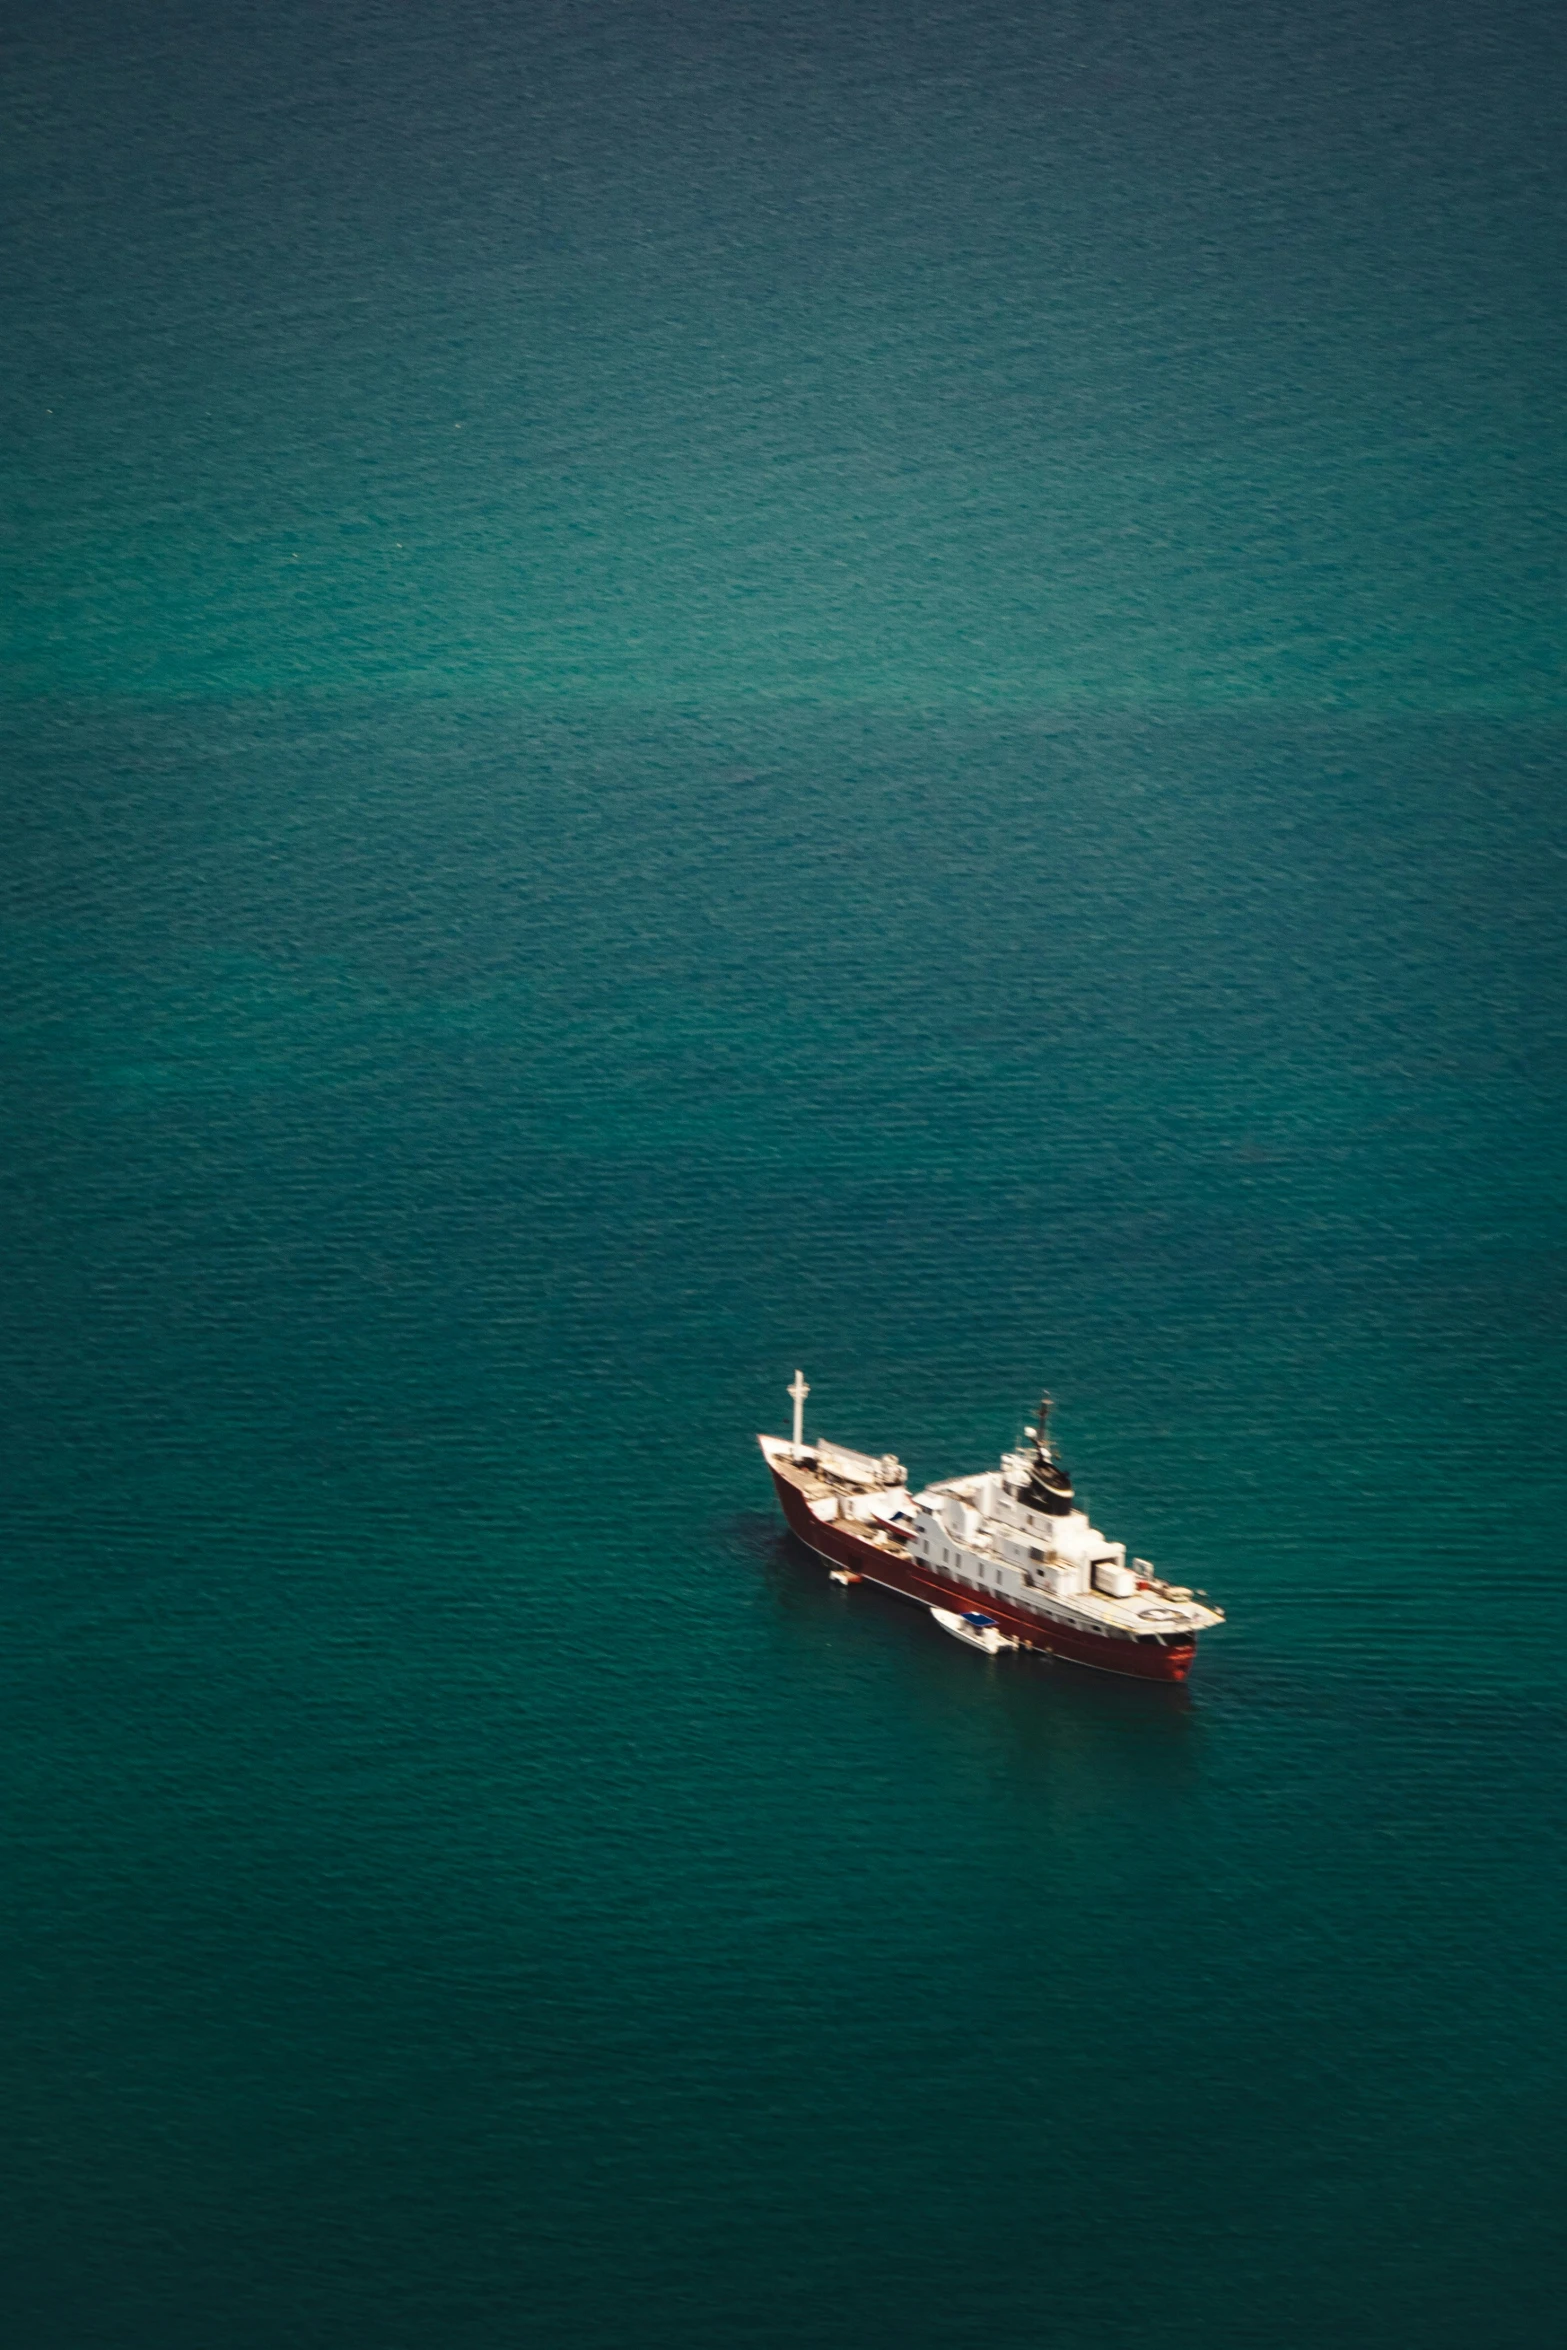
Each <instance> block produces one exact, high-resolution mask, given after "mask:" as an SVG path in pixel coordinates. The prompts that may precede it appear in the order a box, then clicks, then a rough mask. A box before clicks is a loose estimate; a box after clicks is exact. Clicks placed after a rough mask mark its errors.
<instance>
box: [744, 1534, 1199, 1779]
mask: <svg viewBox="0 0 1567 2350" xmlns="http://www.w3.org/2000/svg"><path fill="white" fill-rule="evenodd" d="M719 1539H720V1542H721V1544H722V1546H723V1547H724V1548H725V1549H726V1550H728V1551H729V1552H730V1553H731V1555H733V1556H735V1557H736V1559H737V1561H738V1560H740V1559H742V1558H743V1559H744V1560H745V1562H746V1563H747V1564H749V1565H750V1566H751V1567H752V1568H753V1569H754V1570H755V1571H756V1572H757V1576H758V1584H757V1588H758V1591H759V1593H760V1594H762V1595H763V1596H764V1598H765V1601H766V1602H767V1603H768V1604H770V1608H771V1611H772V1617H773V1621H774V1623H775V1625H776V1626H777V1628H778V1631H779V1633H780V1635H783V1636H786V1637H790V1638H795V1637H797V1638H798V1640H799V1641H800V1643H802V1644H803V1645H805V1646H807V1647H809V1648H811V1649H813V1650H815V1651H816V1652H817V1653H819V1654H820V1655H822V1656H823V1657H824V1658H825V1657H826V1656H828V1655H829V1654H831V1655H833V1656H835V1657H840V1656H841V1654H842V1642H843V1637H844V1635H845V1634H847V1635H849V1636H850V1637H851V1638H852V1640H853V1642H854V1645H855V1649H856V1652H857V1653H858V1654H860V1655H861V1656H862V1657H863V1658H864V1660H865V1662H866V1663H867V1664H868V1665H869V1667H870V1668H871V1669H872V1670H876V1668H877V1664H878V1660H881V1661H883V1662H885V1663H886V1664H887V1665H888V1666H889V1667H893V1668H894V1669H895V1671H896V1673H898V1674H900V1675H903V1676H905V1684H904V1685H905V1687H906V1689H907V1690H908V1692H909V1703H910V1705H911V1706H912V1707H913V1708H914V1709H915V1710H921V1711H922V1710H925V1709H926V1708H927V1707H933V1708H934V1710H935V1713H936V1714H937V1715H938V1716H939V1717H940V1719H941V1720H943V1721H947V1722H950V1721H951V1720H952V1719H953V1718H954V1717H956V1718H958V1719H963V1718H967V1717H971V1716H972V1715H973V1714H974V1713H975V1711H976V1709H977V1710H978V1712H979V1713H980V1714H981V1715H982V1716H984V1717H985V1718H987V1719H988V1720H990V1721H992V1722H996V1723H1000V1724H1003V1725H1004V1726H1005V1730H1006V1736H1007V1742H1008V1744H1009V1745H1012V1746H1013V1747H1014V1749H1015V1751H1016V1752H1018V1753H1019V1754H1028V1753H1030V1752H1037V1753H1039V1754H1045V1753H1049V1754H1058V1753H1059V1751H1060V1748H1061V1745H1062V1740H1063V1734H1064V1733H1067V1734H1068V1742H1069V1743H1072V1744H1076V1743H1078V1742H1079V1741H1080V1740H1081V1739H1082V1738H1084V1737H1087V1738H1089V1739H1090V1740H1094V1739H1097V1738H1098V1737H1099V1736H1101V1735H1103V1736H1107V1737H1108V1738H1109V1739H1110V1740H1112V1741H1113V1743H1114V1746H1115V1747H1116V1748H1118V1749H1119V1751H1120V1752H1121V1755H1122V1758H1123V1759H1126V1758H1128V1757H1129V1756H1130V1755H1131V1754H1132V1753H1140V1752H1146V1750H1147V1749H1148V1747H1149V1746H1150V1745H1152V1746H1153V1747H1156V1748H1159V1749H1161V1750H1162V1753H1161V1770H1162V1772H1163V1773H1164V1774H1166V1775H1168V1773H1169V1771H1170V1768H1171V1764H1172V1761H1173V1760H1174V1754H1173V1753H1172V1751H1171V1749H1172V1741H1173V1747H1174V1749H1175V1750H1178V1751H1179V1752H1180V1753H1181V1754H1182V1755H1183V1756H1186V1757H1188V1758H1189V1757H1190V1755H1191V1752H1192V1741H1193V1736H1194V1733H1195V1732H1196V1731H1197V1730H1198V1728H1199V1726H1200V1714H1199V1709H1198V1708H1197V1707H1195V1706H1194V1704H1193V1701H1192V1693H1191V1691H1190V1690H1189V1689H1188V1688H1185V1687H1182V1686H1180V1685H1179V1684H1173V1685H1168V1686H1162V1685H1160V1684H1158V1683H1151V1682H1142V1681H1133V1680H1131V1679H1130V1678H1125V1679H1123V1678H1121V1677H1119V1676H1117V1675H1115V1674H1112V1673H1098V1672H1094V1671H1093V1670H1091V1669H1090V1668H1089V1667H1086V1666H1083V1665H1077V1664H1073V1663H1071V1662H1069V1661H1068V1660H1066V1659H1064V1658H1060V1657H1053V1656H1048V1655H1045V1654H1043V1653H1035V1654H1031V1653H1022V1652H1016V1651H1013V1652H1004V1653H1003V1654H1001V1655H999V1656H995V1657H984V1656H979V1655H976V1654H975V1653H974V1652H972V1651H971V1650H968V1649H965V1648H963V1647H961V1646H960V1645H959V1644H958V1643H957V1642H956V1641H954V1640H953V1639H952V1638H951V1637H950V1636H949V1635H948V1634H947V1633H945V1632H943V1631H941V1630H940V1629H939V1628H938V1627H937V1626H936V1625H935V1624H934V1623H933V1622H932V1620H931V1616H930V1611H929V1610H928V1609H927V1608H925V1607H923V1606H921V1605H920V1604H919V1603H918V1602H917V1601H912V1600H909V1599H906V1598H904V1597H903V1596H902V1595H901V1594H900V1593H898V1592H892V1591H884V1590H881V1589H880V1588H878V1586H877V1585H876V1584H874V1583H869V1582H861V1583H858V1584H853V1585H850V1586H847V1587H845V1586H844V1585H842V1584H836V1583H834V1582H833V1581H832V1580H831V1577H830V1575H829V1572H828V1569H827V1568H826V1566H825V1565H824V1564H823V1563H822V1561H821V1560H820V1559H818V1558H816V1557H815V1556H814V1554H813V1553H812V1552H811V1551H810V1550H808V1549H807V1548H806V1546H805V1545H804V1544H803V1543H802V1542H800V1541H799V1540H798V1539H797V1537H796V1536H795V1535H793V1534H791V1533H790V1532H788V1531H787V1529H785V1528H782V1527H780V1526H779V1525H778V1524H777V1522H776V1521H775V1520H773V1519H770V1518H768V1517H766V1516H764V1515H763V1514H762V1513H760V1512H756V1511H746V1512H741V1513H737V1514H736V1515H735V1516H733V1517H732V1518H730V1519H728V1520H726V1521H725V1523H724V1525H723V1526H722V1528H721V1529H720V1530H719ZM862 1643H863V1644H864V1646H863V1648H862V1645H861V1644H862ZM877 1679H878V1683H879V1684H880V1683H881V1682H882V1681H883V1676H882V1674H881V1673H880V1672H879V1671H878V1672H877Z"/></svg>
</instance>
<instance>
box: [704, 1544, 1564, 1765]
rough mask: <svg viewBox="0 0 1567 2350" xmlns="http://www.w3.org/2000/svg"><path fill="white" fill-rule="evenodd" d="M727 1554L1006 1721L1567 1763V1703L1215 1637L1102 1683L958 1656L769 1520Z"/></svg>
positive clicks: (1063, 1668) (791, 1600) (1057, 1664)
mask: <svg viewBox="0 0 1567 2350" xmlns="http://www.w3.org/2000/svg"><path fill="white" fill-rule="evenodd" d="M715 1531H716V1535H717V1540H718V1543H719V1546H720V1547H721V1548H722V1549H723V1550H725V1551H727V1552H728V1553H729V1554H730V1555H731V1556H732V1557H734V1558H736V1560H737V1562H738V1561H741V1560H743V1561H744V1562H745V1564H746V1565H747V1566H749V1567H750V1568H751V1569H752V1571H753V1572H755V1573H757V1575H758V1580H759V1588H760V1589H762V1590H764V1591H765V1592H766V1593H767V1594H768V1596H769V1597H770V1599H771V1601H772V1603H773V1606H774V1608H775V1610H776V1612H777V1615H778V1618H779V1620H780V1621H784V1622H788V1623H790V1624H791V1625H792V1626H795V1627H797V1628H798V1629H799V1630H800V1631H801V1632H802V1634H803V1635H804V1636H806V1637H807V1638H809V1637H821V1638H824V1639H826V1638H830V1637H831V1636H833V1635H835V1634H836V1633H837V1632H839V1631H840V1630H841V1629H842V1628H843V1627H844V1625H845V1624H846V1623H847V1622H854V1623H858V1624H863V1625H864V1626H865V1627H867V1628H869V1627H874V1629H875V1633H876V1636H877V1637H878V1638H879V1639H881V1640H882V1641H884V1642H887V1643H889V1644H891V1645H892V1646H893V1647H901V1648H902V1650H903V1651H904V1652H905V1653H907V1654H908V1655H909V1656H910V1657H911V1658H912V1659H913V1660H914V1662H915V1664H916V1666H918V1667H922V1668H923V1667H927V1666H928V1669H929V1670H931V1671H933V1672H935V1673H937V1674H940V1675H947V1674H951V1673H954V1672H955V1673H956V1674H958V1675H959V1676H960V1679H961V1677H962V1676H964V1675H967V1676H968V1677H969V1678H970V1679H971V1680H972V1681H973V1683H974V1685H975V1686H976V1687H978V1688H983V1689H984V1691H985V1693H986V1699H987V1702H997V1701H999V1702H1000V1703H1001V1704H1002V1705H1003V1706H1004V1707H1005V1708H1006V1709H1007V1710H1008V1711H1012V1710H1014V1709H1020V1710H1021V1712H1022V1713H1023V1714H1026V1712H1027V1709H1028V1708H1029V1707H1031V1706H1036V1707H1037V1705H1038V1704H1039V1703H1040V1701H1041V1700H1048V1702H1049V1703H1050V1704H1051V1705H1052V1706H1053V1707H1055V1708H1056V1709H1057V1710H1059V1708H1060V1707H1061V1706H1062V1705H1066V1706H1068V1707H1070V1708H1071V1709H1072V1710H1073V1711H1074V1712H1075V1713H1081V1714H1082V1715H1083V1716H1084V1717H1085V1718H1092V1719H1094V1720H1097V1721H1100V1722H1102V1723H1104V1724H1106V1725H1110V1724H1113V1723H1116V1722H1122V1723H1124V1724H1125V1725H1126V1727H1127V1729H1128V1730H1129V1731H1135V1732H1138V1733H1145V1732H1147V1731H1148V1730H1149V1729H1150V1727H1151V1726H1152V1725H1153V1724H1155V1723H1165V1724H1181V1725H1183V1726H1184V1727H1185V1728H1186V1729H1188V1730H1190V1731H1194V1732H1195V1731H1200V1730H1201V1729H1202V1728H1203V1727H1204V1726H1207V1725H1211V1726H1212V1727H1214V1728H1215V1729H1219V1728H1221V1727H1222V1726H1224V1725H1226V1724H1239V1723H1244V1724H1246V1725H1248V1727H1249V1728H1250V1729H1251V1730H1252V1731H1253V1732H1255V1733H1258V1734H1262V1735H1265V1734H1266V1725H1267V1724H1268V1722H1269V1721H1270V1720H1271V1721H1273V1722H1275V1723H1277V1724H1278V1725H1279V1730H1280V1734H1281V1735H1283V1733H1284V1731H1285V1729H1286V1726H1288V1727H1290V1728H1293V1729H1305V1730H1311V1729H1313V1728H1314V1729H1315V1730H1316V1731H1317V1732H1318V1733H1319V1734H1322V1735H1327V1736H1332V1737H1334V1738H1336V1739H1353V1738H1355V1737H1357V1736H1364V1737H1366V1738H1369V1739H1374V1740H1375V1739H1382V1738H1386V1737H1390V1736H1391V1737H1395V1738H1402V1739H1408V1740H1415V1741H1419V1742H1423V1741H1425V1740H1427V1739H1439V1740H1440V1741H1441V1742H1442V1743H1443V1744H1445V1745H1447V1746H1450V1747H1453V1748H1455V1749H1461V1750H1473V1751H1481V1750H1483V1749H1484V1748H1485V1747H1486V1746H1487V1745H1488V1744H1489V1743H1490V1742H1491V1741H1492V1740H1494V1739H1496V1738H1497V1737H1498V1736H1501V1737H1504V1738H1505V1737H1506V1736H1507V1735H1509V1734H1515V1735H1518V1736H1520V1737H1524V1738H1526V1739H1528V1740H1529V1741H1531V1742H1532V1743H1534V1744H1536V1745H1537V1747H1538V1748H1539V1750H1540V1751H1541V1752H1550V1753H1553V1754H1561V1755H1563V1757H1564V1759H1567V1699H1564V1698H1560V1697H1554V1696H1549V1695H1545V1696H1542V1695H1540V1694H1537V1693H1535V1692H1531V1691H1528V1690H1509V1689H1505V1688H1495V1687H1491V1686H1486V1687H1478V1688H1473V1689H1469V1688H1463V1687H1453V1686H1449V1685H1443V1686H1441V1687H1436V1686H1422V1685H1420V1684H1418V1683H1413V1682H1410V1683H1406V1684H1403V1685H1401V1686H1400V1685H1396V1684H1395V1685H1390V1684H1389V1683H1388V1681H1387V1679H1386V1677H1385V1674H1384V1673H1383V1672H1381V1671H1379V1670H1378V1669H1377V1660H1375V1659H1368V1660H1366V1661H1365V1663H1364V1665H1363V1666H1361V1667H1359V1668H1358V1669H1357V1666H1356V1664H1355V1663H1354V1662H1346V1661H1344V1660H1341V1659H1340V1660H1334V1664H1333V1669H1332V1670H1331V1671H1325V1670H1324V1669H1323V1664H1322V1660H1321V1659H1320V1658H1319V1657H1317V1656H1315V1655H1313V1656H1312V1657H1311V1658H1309V1659H1305V1660H1303V1659H1301V1658H1300V1657H1298V1656H1293V1655H1291V1656H1284V1655H1278V1654H1274V1653H1272V1652H1270V1651H1266V1650H1259V1649H1256V1648H1249V1647H1247V1646H1246V1645H1244V1639H1243V1637H1242V1638H1237V1637H1236V1636H1235V1635H1234V1634H1222V1633H1221V1634H1220V1635H1219V1636H1218V1637H1217V1638H1214V1637H1213V1636H1211V1635H1210V1637H1209V1641H1208V1642H1207V1643H1205V1646H1204V1650H1203V1652H1202V1653H1201V1654H1200V1655H1199V1658H1198V1661H1197V1666H1196V1670H1195V1672H1194V1673H1193V1676H1192V1679H1191V1680H1190V1681H1189V1682H1186V1683H1178V1684H1172V1685H1169V1686H1161V1685H1160V1684H1159V1683H1157V1682H1142V1681H1133V1680H1131V1679H1122V1678H1120V1677H1118V1676H1117V1675H1115V1674H1112V1673H1097V1672H1094V1671H1093V1670H1091V1669H1090V1668H1089V1667H1087V1666H1084V1665H1079V1664H1075V1663H1073V1662H1071V1661H1070V1660H1068V1659H1066V1658H1061V1657H1052V1656H1046V1655H1043V1654H1036V1655H1016V1654H1011V1655H1002V1656H999V1657H993V1658H989V1659H984V1658H980V1657H977V1656H974V1655H970V1654H968V1653H966V1652H964V1651H963V1650H962V1649H960V1648H959V1647H958V1646H957V1644H956V1643H954V1642H953V1641H952V1640H951V1639H950V1638H949V1637H948V1636H947V1635H946V1634H944V1633H942V1632H941V1631H939V1630H938V1628H937V1627H936V1626H935V1625H934V1624H933V1623H932V1622H931V1621H930V1618H929V1614H928V1612H927V1611H926V1610H925V1609H924V1608H922V1607H921V1606H919V1605H918V1604H917V1603H916V1602H913V1601H910V1600H908V1599H905V1598H903V1597H902V1596H901V1595H900V1594H898V1593H896V1592H890V1591H883V1590H879V1589H878V1588H877V1587H876V1586H875V1585H874V1584H869V1583H861V1584H859V1585H856V1586H853V1587H851V1588H849V1589H845V1588H844V1587H843V1586H842V1585H839V1584H835V1583H833V1582H832V1581H831V1580H830V1577H829V1574H828V1570H827V1568H826V1566H825V1565H824V1564H823V1563H822V1561H821V1560H819V1559H818V1558H816V1557H815V1556H814V1555H813V1553H812V1552H811V1551H809V1550H808V1549H807V1548H806V1547H805V1545H804V1544H803V1543H802V1542H800V1541H799V1539H798V1538H797V1537H796V1536H795V1535H793V1534H792V1533H790V1532H789V1531H788V1529H787V1528H785V1527H781V1526H780V1525H779V1524H778V1523H777V1521H776V1519H773V1518H771V1517H769V1516H768V1515H767V1514H766V1513H765V1512H763V1511H760V1510H746V1511H739V1512H736V1513H735V1514H734V1515H733V1516H731V1517H729V1518H728V1519H726V1520H725V1521H723V1523H722V1524H721V1525H720V1526H719V1527H718V1528H717V1529H715Z"/></svg>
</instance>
